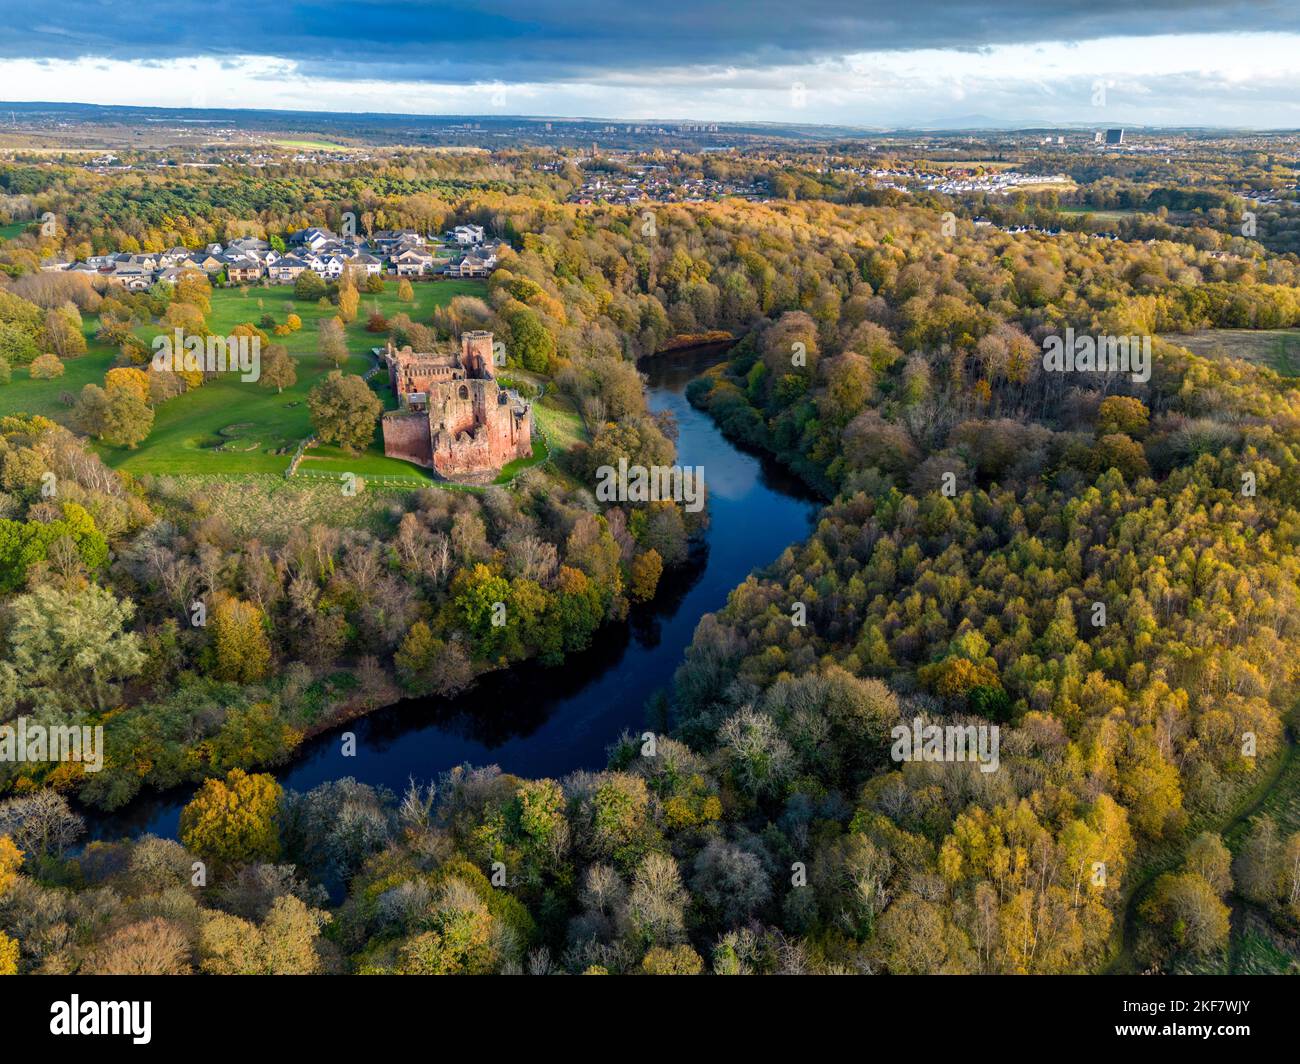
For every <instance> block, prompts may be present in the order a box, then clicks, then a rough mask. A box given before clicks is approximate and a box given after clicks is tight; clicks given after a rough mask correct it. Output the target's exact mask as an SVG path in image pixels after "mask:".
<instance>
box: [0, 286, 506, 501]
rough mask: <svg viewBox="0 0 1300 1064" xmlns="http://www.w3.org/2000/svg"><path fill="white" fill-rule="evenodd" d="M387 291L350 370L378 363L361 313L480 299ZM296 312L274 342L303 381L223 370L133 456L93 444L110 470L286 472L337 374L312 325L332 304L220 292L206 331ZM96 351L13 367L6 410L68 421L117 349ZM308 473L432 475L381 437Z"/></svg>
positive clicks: (356, 337) (277, 294)
mask: <svg viewBox="0 0 1300 1064" xmlns="http://www.w3.org/2000/svg"><path fill="white" fill-rule="evenodd" d="M387 287H388V290H387V291H385V292H384V293H382V294H380V295H375V296H371V295H367V296H364V297H363V299H362V303H361V313H360V315H359V317H358V320H357V321H355V322H353V323H351V324H350V325H349V326H348V327H347V336H348V343H349V347H350V349H351V351H352V355H351V357H350V358H349V360H348V362H347V364H346V367H345V368H346V370H347V372H350V373H364V372H365V371H366V370H367V369H369V368H370V367H371V366H372V365H373V364H374V361H373V358H372V356H371V355H370V350H371V349H372V348H374V347H377V346H379V345H380V344H381V343H382V342H383V339H384V338H383V336H382V335H378V336H377V335H375V334H373V333H368V332H366V330H365V327H364V326H365V317H366V316H367V315H368V314H369V313H370V312H371V310H372V309H375V308H377V309H378V310H379V311H380V312H381V313H383V314H384V315H385V316H386V317H387V316H391V315H393V314H396V313H398V312H399V311H405V312H406V313H408V314H410V315H411V317H412V318H413V319H415V320H418V321H428V319H429V316H430V315H431V314H432V312H433V309H434V307H436V306H441V305H445V304H446V303H448V302H450V301H451V299H452V297H453V296H456V295H482V294H483V292H484V291H485V286H484V284H483V282H481V281H439V282H434V283H427V284H417V285H415V286H414V287H415V302H414V303H408V304H403V303H399V302H398V300H397V296H396V287H397V286H396V284H395V283H394V282H393V281H392V280H391V279H390V280H389V281H388V285H387ZM290 311H292V312H294V313H297V314H298V315H299V316H300V317H301V318H302V321H303V327H302V329H301V330H299V331H298V332H296V333H294V334H292V335H290V336H287V337H273V338H272V339H273V340H274V341H275V342H278V343H283V344H284V345H285V347H287V348H288V349H289V352H290V354H292V355H293V356H294V357H295V358H296V359H297V363H298V381H297V383H296V384H295V385H293V387H291V388H286V389H285V390H284V392H283V393H282V394H277V393H276V392H275V391H274V390H272V389H270V388H265V387H262V386H261V385H260V384H257V383H251V382H247V383H246V382H243V381H241V380H239V378H238V377H237V376H236V375H232V374H226V375H223V376H221V377H218V378H216V379H214V380H210V381H208V382H207V383H205V384H204V385H203V386H202V387H201V388H196V389H195V390H193V391H191V392H187V393H186V394H184V395H182V396H178V397H177V398H175V399H173V400H171V401H170V402H167V403H163V404H162V405H160V406H159V407H158V408H157V409H156V412H155V417H154V427H153V431H152V432H151V433H150V435H149V438H148V439H147V440H146V441H145V442H144V443H142V444H141V445H140V446H139V447H138V448H136V449H135V450H128V449H126V448H120V447H110V446H107V445H103V444H96V449H97V450H98V451H99V453H100V454H101V456H102V457H103V458H104V460H105V461H106V462H107V463H108V464H109V465H111V466H113V467H114V468H117V469H121V470H124V471H127V472H130V473H134V474H143V473H151V474H159V475H165V474H174V475H227V476H229V475H247V474H262V473H283V472H284V470H285V469H286V468H287V467H288V465H289V461H290V459H291V457H292V454H293V452H294V450H295V448H296V447H297V445H298V443H299V441H301V440H303V439H305V438H307V437H308V436H310V435H311V431H312V426H311V418H310V415H309V413H308V409H307V393H308V392H309V391H311V389H312V387H313V386H315V384H316V383H317V382H318V381H320V380H321V378H323V377H324V376H325V375H326V374H327V373H328V372H329V371H330V369H331V368H332V367H331V366H330V365H328V364H327V363H326V361H325V360H324V359H323V358H322V357H321V356H320V355H319V354H318V353H317V352H316V343H317V340H316V323H317V322H318V321H319V320H320V319H322V318H325V317H332V316H333V315H334V313H335V311H334V308H333V307H329V308H324V307H319V306H317V305H316V304H314V303H312V304H305V303H299V302H296V301H295V300H294V299H293V294H292V289H290V288H287V287H284V288H269V289H261V288H250V289H247V290H240V289H220V290H218V291H215V292H214V293H213V298H212V314H211V316H210V318H209V325H210V327H211V329H212V331H213V332H214V333H217V334H225V333H228V332H229V331H230V329H232V328H233V327H234V326H236V325H238V324H240V323H242V322H257V321H258V319H260V318H261V317H262V315H264V314H270V315H272V316H273V317H274V318H275V319H276V321H277V322H283V321H284V320H285V318H286V316H287V315H288V314H289V313H290ZM96 328H97V322H95V321H94V319H93V318H90V317H89V316H88V317H87V320H86V331H87V335H88V337H90V336H93V334H94V331H95V329H96ZM158 332H159V327H158V326H144V327H141V328H140V329H139V330H138V334H139V335H140V337H141V338H142V339H144V340H145V341H146V342H150V341H152V339H153V337H154V336H155V335H156V334H157V333H158ZM89 343H90V351H89V353H87V354H86V355H84V356H82V357H81V358H76V359H70V360H68V361H67V363H66V364H65V365H66V370H65V373H64V375H63V377H61V378H59V379H57V380H53V381H33V380H31V379H30V376H29V375H28V371H27V369H26V368H25V367H17V368H15V370H14V375H13V381H12V383H11V384H10V385H8V386H7V387H0V414H7V413H29V414H42V415H45V416H47V417H50V418H53V419H54V420H56V421H60V422H63V423H67V422H68V420H69V416H70V414H71V408H70V406H69V405H68V404H67V403H66V402H64V401H63V398H62V397H64V396H66V395H75V394H76V393H77V392H79V391H80V389H81V387H82V386H83V385H85V384H87V383H102V381H103V378H104V374H105V372H106V371H107V370H108V369H109V368H111V366H112V363H113V359H114V358H115V356H116V352H115V351H114V350H112V349H108V348H106V347H104V346H103V345H101V344H98V343H96V342H95V341H94V340H93V339H91V340H90V341H89ZM372 385H373V386H374V387H375V390H376V392H377V393H378V394H379V395H380V396H381V397H382V398H384V399H385V405H386V406H389V407H391V406H392V405H393V399H392V395H391V393H389V391H388V387H387V381H386V380H385V379H384V378H383V377H382V376H376V377H374V378H372ZM300 468H301V469H302V471H303V472H304V473H306V472H308V471H314V470H319V471H329V472H352V473H356V474H358V475H366V474H370V475H372V476H379V475H387V476H394V475H396V476H402V477H406V478H412V479H416V480H420V481H424V482H428V481H429V480H430V476H429V474H428V472H427V471H425V470H423V469H420V468H419V467H418V466H413V465H411V464H409V463H407V462H402V461H400V460H398V459H394V458H387V457H385V456H384V453H383V447H382V445H381V444H380V442H379V436H378V433H376V441H375V442H374V443H372V445H371V447H370V448H369V449H368V450H367V451H366V452H365V453H364V454H362V455H360V456H358V457H356V458H349V457H348V456H346V455H343V454H342V453H341V452H337V451H336V452H333V453H331V449H329V448H320V449H317V450H315V451H312V452H311V453H310V457H309V458H307V459H305V460H304V462H303V463H302V466H301V467H300Z"/></svg>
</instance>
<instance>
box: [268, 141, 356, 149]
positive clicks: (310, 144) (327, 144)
mask: <svg viewBox="0 0 1300 1064" xmlns="http://www.w3.org/2000/svg"><path fill="white" fill-rule="evenodd" d="M271 143H272V144H275V145H277V146H279V147H281V148H306V149H309V150H315V151H356V150H357V149H356V148H349V147H348V146H347V145H346V144H335V143H333V142H332V141H328V140H273V141H271Z"/></svg>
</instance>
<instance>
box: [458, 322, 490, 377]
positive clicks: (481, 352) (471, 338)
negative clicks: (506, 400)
mask: <svg viewBox="0 0 1300 1064" xmlns="http://www.w3.org/2000/svg"><path fill="white" fill-rule="evenodd" d="M460 364H461V365H462V366H464V367H465V373H466V375H468V376H470V377H477V378H479V379H480V380H490V379H491V378H492V377H493V376H494V373H493V369H492V334H491V333H490V332H486V331H485V330H483V329H475V330H474V331H473V332H466V333H461V334H460Z"/></svg>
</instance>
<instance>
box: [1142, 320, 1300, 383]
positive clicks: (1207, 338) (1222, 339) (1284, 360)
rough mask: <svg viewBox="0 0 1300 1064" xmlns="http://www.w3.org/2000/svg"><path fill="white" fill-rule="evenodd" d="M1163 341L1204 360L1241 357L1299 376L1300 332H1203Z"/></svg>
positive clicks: (1287, 375) (1284, 330)
mask: <svg viewBox="0 0 1300 1064" xmlns="http://www.w3.org/2000/svg"><path fill="white" fill-rule="evenodd" d="M1163 339H1165V340H1168V341H1169V342H1170V343H1173V344H1178V345H1179V346H1180V347H1185V348H1187V350H1189V351H1191V352H1192V353H1193V354H1196V355H1201V356H1203V357H1205V358H1241V359H1245V360H1246V361H1247V362H1254V363H1256V364H1257V365H1261V366H1268V367H1269V368H1270V369H1274V370H1277V372H1278V373H1280V374H1281V375H1282V376H1284V377H1300V329H1201V330H1200V331H1199V332H1193V333H1168V334H1166V335H1165V336H1164V337H1163Z"/></svg>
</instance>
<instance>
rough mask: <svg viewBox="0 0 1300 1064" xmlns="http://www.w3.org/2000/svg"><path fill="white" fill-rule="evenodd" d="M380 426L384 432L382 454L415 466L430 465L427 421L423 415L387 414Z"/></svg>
mask: <svg viewBox="0 0 1300 1064" xmlns="http://www.w3.org/2000/svg"><path fill="white" fill-rule="evenodd" d="M381 424H382V425H383V430H384V454H386V455H389V456H391V457H393V458H402V459H405V460H406V461H408V462H415V463H416V464H417V465H422V466H428V465H431V464H432V454H431V453H430V452H431V450H432V446H431V445H432V441H431V440H430V438H429V419H428V418H427V417H426V416H425V415H424V414H394V413H389V414H385V415H384V417H383V419H382V421H381Z"/></svg>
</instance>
